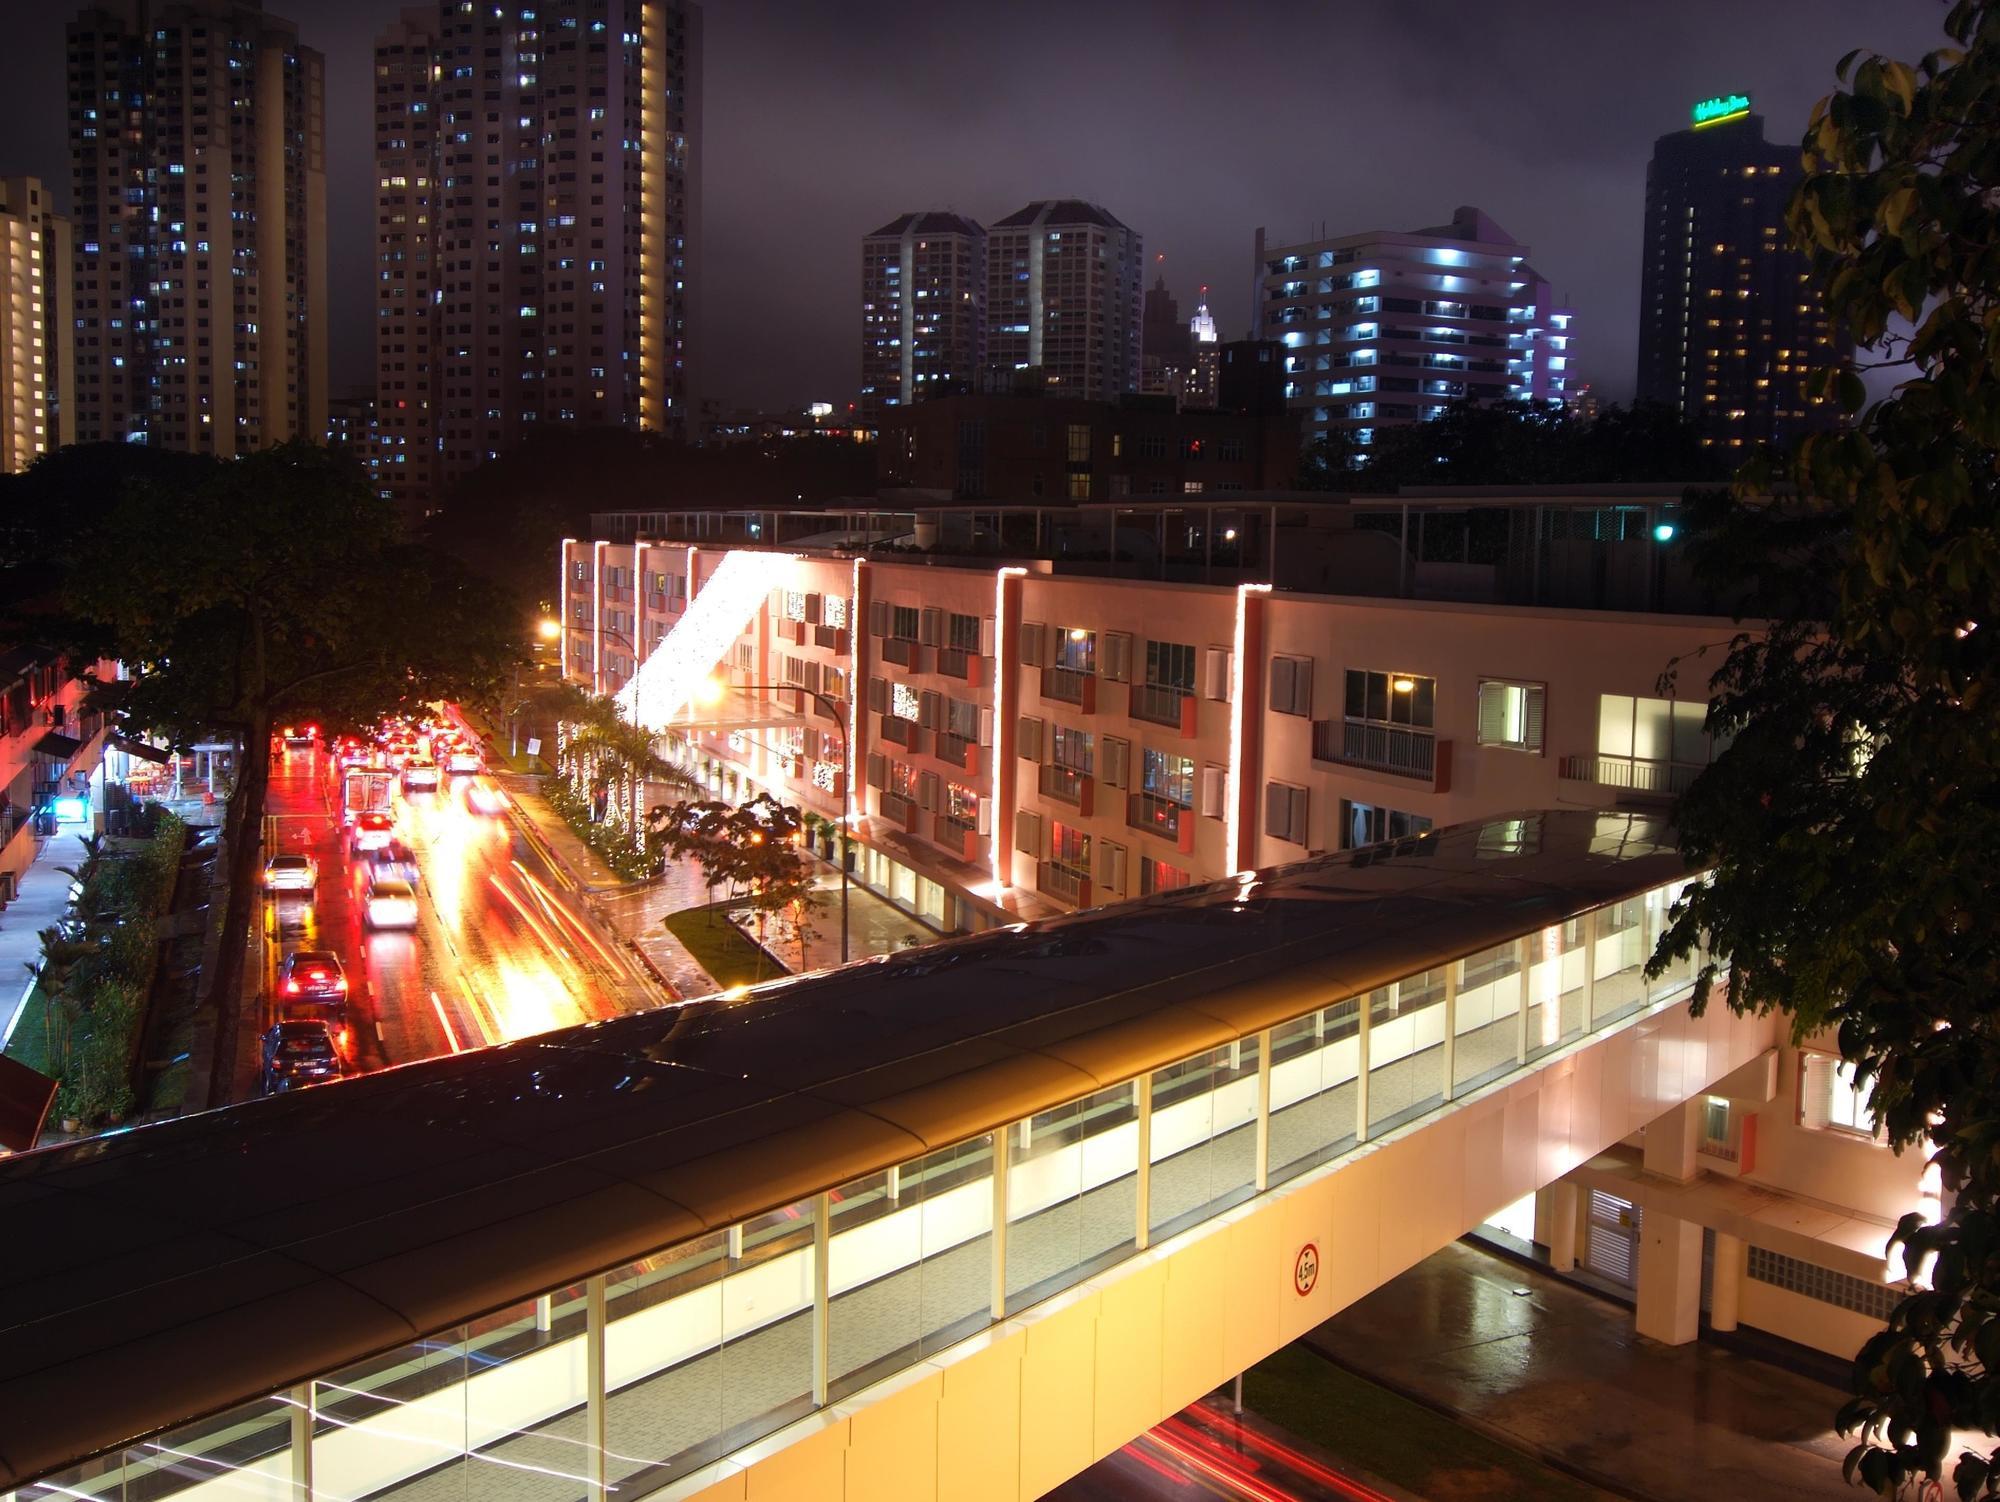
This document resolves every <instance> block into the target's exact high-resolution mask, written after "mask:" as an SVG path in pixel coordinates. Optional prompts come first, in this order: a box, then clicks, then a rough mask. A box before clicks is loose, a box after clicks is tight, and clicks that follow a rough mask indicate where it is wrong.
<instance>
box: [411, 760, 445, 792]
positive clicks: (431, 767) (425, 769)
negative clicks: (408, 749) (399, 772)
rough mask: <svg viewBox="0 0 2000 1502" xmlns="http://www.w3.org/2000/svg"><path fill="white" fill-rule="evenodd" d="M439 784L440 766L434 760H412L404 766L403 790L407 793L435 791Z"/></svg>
mask: <svg viewBox="0 0 2000 1502" xmlns="http://www.w3.org/2000/svg"><path fill="white" fill-rule="evenodd" d="M437 786H438V768H437V763H436V762H434V761H412V762H410V763H409V764H408V765H407V766H405V767H404V768H403V791H404V792H406V793H435V792H436V791H437Z"/></svg>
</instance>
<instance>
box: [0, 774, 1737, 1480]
mask: <svg viewBox="0 0 2000 1502" xmlns="http://www.w3.org/2000/svg"><path fill="white" fill-rule="evenodd" d="M1687 879H1688V878H1687V873H1686V872H1685V870H1684V868H1683V865H1682V862H1681V859H1680V857H1679V855H1678V853H1677V852H1676V850H1675V849H1674V847H1673V845H1672V844H1671V840H1670V835H1669V833H1668V831H1666V830H1665V829H1664V828H1663V827H1662V826H1661V825H1660V824H1658V823H1657V822H1655V821H1654V820H1652V819H1650V818H1647V817H1644V816H1638V815H1632V814H1627V813H1616V814H1611V813H1605V814H1599V813H1592V812H1587V811H1560V812H1547V813H1530V814H1523V815H1519V816H1515V817H1511V818H1506V819H1498V820H1492V821H1488V822H1486V823H1483V824H1475V825H1462V826H1458V827H1454V828H1451V829H1446V830H1443V831H1439V832H1436V833H1434V834H1430V835H1426V836H1423V837H1420V838H1416V839H1412V840H1408V841H1404V842H1401V843H1398V844H1395V845H1391V846H1382V847H1376V848H1373V849H1369V850H1364V851H1358V852H1351V853H1347V854H1343V855H1338V856H1327V857H1322V858H1318V859H1314V860H1308V861H1304V862H1300V863H1298V864H1296V865H1290V866H1285V867H1281V868H1276V869H1272V870H1267V871H1261V872H1255V873H1246V874H1244V875H1242V876H1240V877H1236V878H1232V879H1230V880H1228V881H1223V882H1217V883H1212V884H1209V885H1207V886H1202V887H1195V888H1188V889H1183V890H1181V891H1177V892H1173V893H1169V894H1165V895H1162V896H1159V897H1155V898H1151V899H1147V900H1144V901H1141V902H1136V903H1129V904H1125V905H1123V906H1119V907H1115V908H1108V909H1100V910H1094V911H1089V912H1083V913H1078V914H1074V915H1070V916H1066V917H1063V918H1059V919H1054V920H1050V921H1046V922H1041V923H1034V924H1025V925H1021V926H1018V927H1015V928H1011V929H1005V930H998V931H995V932H991V933H987V934H981V935H978V936H976V937H972V938H968V939H962V940H957V941H953V942H949V943H945V944H941V945H937V946H933V947H931V948H929V949H924V950H917V951H910V952H907V953H903V954H898V955H895V956H892V957H886V958H883V959H879V960H872V961H865V962H862V963H860V964H856V965H852V966H848V967H844V968H842V969H839V970H834V971H827V972H822V973H820V974H816V975H809V976H802V977H797V978H794V979H790V980H786V981H782V982H778V983H776V984H772V985H767V986H763V987H759V988H757V989H756V990H754V991H750V992H748V993H744V994H740V995H724V996H719V997H710V998H706V999H702V1000H698V1001H692V1002H687V1003H683V1004H680V1005H677V1006H673V1007H669V1008H666V1009H662V1010H660V1011H656V1012H651V1013H646V1014H642V1015H638V1016H631V1017H624V1018H619V1019H615V1020H612V1021H607V1022H600V1023H596V1024H593V1025H590V1026H586V1027H579V1028H572V1029H568V1030H565V1031H561V1032H555V1033H550V1034H546V1035H543V1036H540V1037H536V1038H529V1039H524V1040H521V1041H519V1042H515V1043H511V1044H506V1045H502V1046H500V1047H496V1048H490V1049H484V1050H479V1051H475V1052H470V1053H466V1054H462V1055H457V1056H453V1057H449V1058H442V1059H436V1060H431V1061H428V1062H426V1063H421V1064H414V1065H408V1066H405V1067H402V1068H399V1069H392V1070H388V1071H385V1072H383V1073H380V1074H376V1075H371V1076H368V1077H365V1078H361V1079H357V1080H352V1081H348V1082H345V1083H342V1084H339V1085H336V1086H331V1087H325V1088H320V1089H314V1090H307V1091H304V1092H301V1093H299V1094H295V1095H290V1096H284V1097H279V1098H275V1099H271V1100H262V1101H255V1102H250V1103H246V1104H243V1105H239V1106H234V1107H230V1108H227V1109H224V1110H219V1111H213V1112H209V1113H206V1114H204V1115H199V1116H194V1117H190V1118H187V1119H184V1120H182V1121H178V1122H173V1123H168V1124H162V1125H157V1126H150V1127H146V1128H142V1129H139V1130H136V1131H131V1132H128V1133H125V1134H122V1135H117V1136H111V1137H105V1138H99V1139H96V1140H93V1141H88V1142H83V1143H78V1144H74V1145H70V1146H64V1147H59V1148H55V1149H51V1150H47V1151H42V1152H36V1153H31V1154H26V1155H23V1156H21V1157H17V1158H13V1159H10V1160H6V1161H4V1162H0V1223H4V1224H6V1225H7V1226H8V1227H9V1228H10V1233H9V1235H8V1236H7V1237H6V1238H5V1242H4V1251H0V1260H4V1263H5V1271H4V1275H0V1499H21V1502H27V1499H41V1498H52V1497H63V1498H76V1497H82V1498H116V1499H128V1502H141V1499H147V1502H150V1499H166V1498H202V1499H208V1498H217V1499H232V1502H240V1499H248V1498H273V1499H277V1498H284V1499H307V1498H340V1499H359V1498H392V1497H393V1498H401V1499H409V1502H429V1499H433V1498H446V1497H450V1498H482V1499H483V1498H499V1499H514V1498H519V1499H524V1502H544V1499H546V1502H572V1499H584V1498H588V1499H595V1498H600V1497H604V1496H608V1495H615V1496H619V1497H630V1498H638V1497H700V1498H703V1499H723V1498H731V1499H743V1502H750V1499H758V1498H767V1497H776V1498H796V1497H812V1498H841V1497H846V1498H851V1499H856V1502H860V1499H868V1502H880V1499H887V1498H899V1497H925V1498H932V1497H938V1498H942V1497H949V1498H953V1499H976V1498H1010V1499H1011V1498H1026V1497H1033V1496H1037V1495H1040V1494H1041V1493H1042V1492H1044V1491H1046V1490H1048V1489H1049V1488H1051V1487H1053V1486H1055V1485H1056V1484H1057V1483H1059V1482H1060V1481H1062V1480H1063V1479H1064V1478H1066V1477H1068V1476H1070V1475H1072V1474H1074V1473H1075V1472H1076V1471H1078V1470H1080V1469H1082V1468H1083V1467H1084V1466H1086V1465H1088V1464H1089V1463H1091V1462H1092V1461H1093V1460H1095V1459H1097V1458H1098V1457H1100V1456H1102V1455H1105V1454H1107V1453H1109V1452H1110V1451H1112V1450H1114V1449H1116V1448H1117V1447H1118V1446H1120V1445H1122V1444H1124V1443H1125V1442H1126V1441H1128V1440H1129V1439H1131V1438H1132V1437H1134V1436H1135V1435H1137V1434H1138V1433H1140V1432H1141V1431H1143V1430H1144V1429H1146V1428H1147V1427H1149V1426H1151V1425H1153V1424H1155V1423H1157V1422H1158V1421H1160V1420H1161V1419H1162V1418H1164V1417H1166V1416H1167V1415H1169V1414H1171V1413H1173V1412H1175V1411H1176V1410H1177V1409H1179V1408H1180V1407H1182V1406H1184V1405H1185V1404H1186V1403H1188V1402H1190V1401H1191V1400H1193V1399H1194V1398H1196V1397H1198V1396H1200V1395H1201V1394H1202V1393H1204V1392H1206V1391H1208V1390H1209V1389H1211V1388H1212V1387H1214V1386H1215V1385H1217V1384H1219V1383H1221V1382H1223V1381H1226V1380H1227V1379H1228V1378H1229V1377H1230V1376H1231V1375H1233V1374H1234V1373H1236V1372H1238V1371H1241V1370H1242V1369H1243V1368H1245V1367H1246V1366H1248V1365H1250V1364H1252V1363H1253V1362H1255V1361H1257V1360H1258V1359H1260V1358H1261V1357H1263V1356H1264V1355H1266V1354H1268V1353H1269V1352H1271V1351H1272V1350H1274V1349H1276V1348H1277V1347H1279V1346H1281V1345H1282V1344H1284V1343H1285V1342H1287V1341H1289V1340H1291V1339H1293V1338H1294V1337H1296V1336H1298V1335H1299V1334H1301V1333H1302V1332H1304V1331H1305V1330H1307V1329H1309V1328H1311V1327H1312V1326H1313V1325H1314V1324H1315V1323H1317V1322H1318V1321H1320V1320H1323V1319H1325V1318H1327V1317H1328V1316H1330V1315H1331V1314H1333V1313H1334V1312H1335V1311H1336V1310H1338V1309H1340V1308H1341V1307H1343V1306H1344V1305H1346V1304H1348V1303H1350V1302H1352V1301H1353V1300H1355V1299H1356V1298H1358V1297H1360V1296H1361V1295H1362V1294H1364V1293H1366V1292H1367V1291H1368V1290H1370V1289H1371V1288H1374V1287H1375V1286H1377V1285H1378V1284H1379V1283H1381V1282H1383V1281H1385V1280H1387V1279H1388V1278H1390V1277H1393V1276H1394V1275H1395V1274H1397V1273H1398V1272H1401V1271H1402V1270H1403V1269H1405V1268H1407V1267H1409V1266H1411V1265H1412V1264H1413V1263H1415V1262H1416V1261H1418V1260H1419V1259H1421V1258H1422V1257H1424V1256H1426V1255H1428V1254H1429V1253H1430V1252H1432V1251H1433V1250H1435V1249H1436V1248H1438V1247H1439V1246H1441V1245H1443V1244H1444V1243H1446V1242H1447V1241H1449V1240H1450V1239H1452V1238H1454V1237H1456V1236H1458V1235H1460V1234H1461V1233H1463V1232H1464V1231H1466V1230H1467V1229H1469V1228H1470V1227H1472V1226H1473V1225H1476V1224H1478V1223H1479V1222H1480V1221H1482V1220H1484V1219H1485V1218H1486V1217H1488V1216H1489V1215H1491V1214H1492V1213H1494V1212H1495V1211H1496V1210H1498V1209H1499V1208H1500V1207H1502V1206H1504V1205H1506V1204H1509V1203H1511V1202H1512V1201H1515V1200H1517V1199H1519V1198H1521V1197H1523V1196H1524V1195H1527V1194H1529V1193H1531V1192H1532V1191H1534V1190H1535V1189H1537V1188H1538V1187H1540V1186H1543V1185H1546V1184H1548V1183H1550V1182H1552V1181H1554V1180H1555V1179H1557V1178H1559V1177H1560V1176H1562V1175H1563V1174H1564V1173H1566V1172H1567V1171H1568V1170H1570V1169H1572V1168H1574V1167H1575V1166H1576V1165H1578V1164H1580V1163H1582V1162H1583V1161H1585V1160H1586V1159H1588V1158H1589V1157H1591V1156H1592V1155H1593V1154H1595V1153H1597V1152H1599V1151H1600V1150H1602V1149H1603V1148H1605V1147H1606V1146H1608V1145H1609V1144H1611V1143H1613V1142H1616V1141H1617V1140H1619V1139H1620V1138H1622V1137H1624V1136H1626V1135H1628V1134H1629V1133H1631V1132H1633V1131H1635V1130H1636V1129H1638V1128H1639V1127H1641V1126H1642V1125H1644V1124H1645V1123H1646V1122H1648V1121H1651V1120H1653V1119H1654V1118H1656V1117H1658V1116H1659V1115H1661V1114H1662V1113H1663V1112H1665V1111H1667V1110H1669V1109H1671V1108H1673V1107H1675V1106H1677V1105H1679V1104H1680V1103H1681V1102H1683V1101H1685V1100H1687V1099H1688V1098H1689V1097H1691V1096H1693V1095H1696V1094H1699V1093H1701V1092H1702V1091H1704V1090H1705V1089H1706V1088H1707V1087H1708V1086H1709V1085H1710V1084H1712V1083H1713V1082H1714V1081H1716V1080H1718V1079H1720V1078H1721V1077H1722V1076H1724V1075H1726V1074H1728V1073H1730V1072H1731V1071H1732V1070H1734V1069H1736V1068H1737V1067H1738V1066H1740V1065H1742V1064H1744V1063H1746V1062H1748V1061H1749V1060H1751V1059H1753V1058H1755V1057H1756V1056H1757V1055H1758V1054H1759V1053H1761V1052H1762V1051H1763V1050H1765V1049H1767V1048H1768V1047H1770V1046H1771V1044H1772V1042H1773V1041H1774V1038H1773V1023H1772V1021H1771V1020H1770V1019H1762V1020H1746V1019H1739V1018H1736V1017H1734V1016H1732V1015H1731V1014H1730V1013H1729V1012H1728V1011H1727V1010H1726V1009H1725V1008H1722V1007H1719V1006H1718V1007H1714V1008H1711V1009H1709V1011H1708V1012H1707V1013H1706V1014H1705V1015H1704V1016H1703V1017H1701V1018H1693V1017H1691V1016H1690V1015H1689V1012H1688V1008H1687V1005H1686V1001H1687V997H1688V987H1689V982H1690V977H1691V973H1692V961H1689V962H1683V963H1681V964H1679V965H1677V966H1675V967H1674V968H1672V969H1670V970H1669V971H1668V972H1667V973H1666V974H1664V975H1661V976H1659V977H1657V978H1652V979H1649V978H1647V977H1646V975H1645V974H1644V965H1645V961H1646V959H1647V957H1648V955H1649V954H1650V952H1651V949H1652V946H1653V941H1654V940H1655V938H1656V937H1657V936H1658V934H1659V933H1660V932H1661V929H1662V927H1663V925H1664V923H1665V921H1666V916H1667V913H1668V910H1669V907H1670V905H1671V903H1672V902H1673V900H1674V898H1675V896H1676V895H1677V894H1678V893H1679V891H1680V890H1681V888H1682V887H1683V886H1684V885H1685V883H1686V881H1687Z"/></svg>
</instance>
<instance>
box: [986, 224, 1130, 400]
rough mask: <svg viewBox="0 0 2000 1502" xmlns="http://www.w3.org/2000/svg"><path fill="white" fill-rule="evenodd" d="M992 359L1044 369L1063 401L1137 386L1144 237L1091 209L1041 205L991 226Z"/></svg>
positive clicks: (998, 364) (1002, 366) (1107, 396)
mask: <svg viewBox="0 0 2000 1502" xmlns="http://www.w3.org/2000/svg"><path fill="white" fill-rule="evenodd" d="M986 264H987V288H988V290H987V297H986V319H987V324H986V360H987V364H988V366H989V367H991V368H994V369H997V370H1000V371H1010V370H1031V369H1032V370H1040V371H1041V372H1042V376H1043V379H1044V380H1045V381H1046V382H1047V384H1048V385H1050V386H1051V387H1054V388H1056V391H1057V394H1058V395H1061V396H1080V397H1083V398H1085V399H1087V400H1090V401H1100V402H1101V401H1112V400H1114V399H1116V398H1117V397H1118V396H1120V395H1121V394H1123V393H1124V392H1127V391H1136V390H1137V389H1138V386H1139V340H1140V307H1139V293H1140V276H1141V271H1142V265H1143V262H1142V260H1141V256H1140V243H1139V234H1138V232H1137V231H1136V230H1132V229H1128V228H1126V226H1124V225H1123V224H1120V223H1119V222H1118V220H1117V219H1115V218H1113V217H1112V216H1111V214H1110V213H1108V212H1107V211H1105V210H1104V209H1101V208H1099V207H1098V206H1097V205H1096V204H1094V203H1083V202H1080V201H1078V200H1077V199H1074V198H1064V199H1042V200H1038V201H1037V202H1035V203H1031V204H1029V205H1028V206H1027V207H1026V208H1024V209H1021V210H1019V211H1017V212H1015V213H1012V214H1009V215H1008V216H1007V217H1006V218H1005V219H1002V220H1000V221H999V222H998V223H997V224H994V225H993V226H991V227H990V229H989V230H988V232H987V242H986Z"/></svg>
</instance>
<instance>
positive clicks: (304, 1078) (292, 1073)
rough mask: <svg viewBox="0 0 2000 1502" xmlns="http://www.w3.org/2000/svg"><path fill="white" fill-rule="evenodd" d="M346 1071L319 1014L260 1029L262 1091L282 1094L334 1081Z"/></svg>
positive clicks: (328, 1030)
mask: <svg viewBox="0 0 2000 1502" xmlns="http://www.w3.org/2000/svg"><path fill="white" fill-rule="evenodd" d="M346 1072H347V1065H346V1063H345V1062H344V1061H343V1060H342V1059H341V1057H340V1047H339V1044H338V1042H337V1041H336V1039H335V1038H334V1032H333V1028H332V1027H331V1026H329V1025H328V1024H327V1022H326V1021H325V1019H323V1018H319V1017H300V1018H293V1019H291V1020H289V1021H285V1022H280V1023H277V1024H275V1025H274V1026H272V1027H269V1028H266V1029H265V1031H264V1093H265V1094H266V1095H282V1094H284V1093H285V1092H286V1091H287V1090H297V1089H300V1088H302V1087H303V1086H306V1085H319V1084H324V1083H325V1082H326V1081H328V1080H337V1079H339V1078H340V1077H341V1076H342V1075H343V1074H345V1073H346Z"/></svg>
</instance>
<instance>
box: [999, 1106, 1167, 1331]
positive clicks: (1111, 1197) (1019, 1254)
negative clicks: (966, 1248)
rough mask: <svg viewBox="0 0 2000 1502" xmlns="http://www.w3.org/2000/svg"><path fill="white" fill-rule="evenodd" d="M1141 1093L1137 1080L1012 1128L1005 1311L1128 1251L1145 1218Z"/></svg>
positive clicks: (1008, 1163)
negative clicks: (1140, 1189) (1141, 1195)
mask: <svg viewBox="0 0 2000 1502" xmlns="http://www.w3.org/2000/svg"><path fill="white" fill-rule="evenodd" d="M1137 1096H1138V1092H1137V1090H1136V1088H1135V1087H1134V1086H1133V1085H1132V1084H1131V1083H1129V1082H1128V1083H1126V1084H1123V1085H1114V1086H1112V1087H1111V1088H1110V1089H1109V1090H1100V1091H1098V1092H1097V1093H1096V1094H1095V1095H1090V1096H1086V1097H1084V1099H1082V1100H1079V1101H1072V1102H1070V1103H1069V1104H1067V1105H1064V1106H1058V1107H1056V1109H1054V1110H1052V1111H1044V1112H1042V1113H1041V1114H1040V1115H1039V1116H1036V1117H1033V1118H1032V1119H1030V1120H1028V1121H1023V1122H1017V1123H1015V1125H1014V1126H1012V1127H1011V1128H1009V1129H1008V1135H1009V1145H1008V1161H1007V1250H1006V1262H1007V1282H1006V1289H1007V1312H1008V1313H1010V1314H1011V1313H1012V1312H1013V1311H1014V1310H1016V1309H1018V1308H1022V1307H1024V1306H1026V1305H1028V1304H1032V1303H1036V1302H1037V1301H1039V1300H1041V1299H1044V1298H1047V1297H1048V1296H1049V1295H1050V1294H1052V1293H1055V1292H1057V1291H1058V1290H1059V1289H1063V1288H1067V1287H1069V1286H1070V1284H1072V1283H1076V1282H1080V1281H1081V1280H1082V1279H1084V1278H1087V1277H1089V1276H1090V1274H1092V1273H1094V1272H1096V1271H1097V1270H1098V1269H1099V1268H1101V1267H1105V1266H1108V1265H1109V1264H1110V1263H1112V1262H1115V1261H1116V1260H1118V1258H1120V1257H1122V1256H1124V1255H1125V1254H1126V1253H1127V1252H1129V1251H1131V1250H1132V1247H1133V1245H1134V1244H1135V1242H1136V1240H1137V1235H1136V1228H1137V1226H1138V1217H1139V1200H1138V1177H1139V1119H1138V1114H1137V1109H1136V1101H1137Z"/></svg>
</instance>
